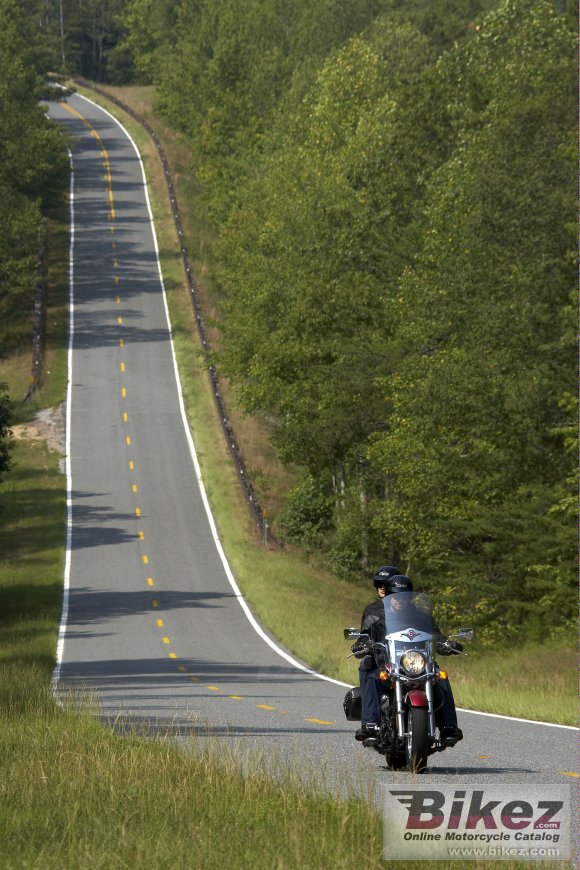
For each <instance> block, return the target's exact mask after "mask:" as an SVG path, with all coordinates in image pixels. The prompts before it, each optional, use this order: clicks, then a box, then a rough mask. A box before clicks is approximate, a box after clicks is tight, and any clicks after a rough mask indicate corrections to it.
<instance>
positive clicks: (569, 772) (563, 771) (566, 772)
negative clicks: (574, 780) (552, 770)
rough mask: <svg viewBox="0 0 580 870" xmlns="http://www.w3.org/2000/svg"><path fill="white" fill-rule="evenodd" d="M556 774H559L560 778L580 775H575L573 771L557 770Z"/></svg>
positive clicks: (578, 774)
mask: <svg viewBox="0 0 580 870" xmlns="http://www.w3.org/2000/svg"><path fill="white" fill-rule="evenodd" d="M558 773H561V774H562V776H575V777H578V776H580V773H575V771H573V770H559V771H558Z"/></svg>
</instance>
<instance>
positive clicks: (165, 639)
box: [163, 637, 171, 643]
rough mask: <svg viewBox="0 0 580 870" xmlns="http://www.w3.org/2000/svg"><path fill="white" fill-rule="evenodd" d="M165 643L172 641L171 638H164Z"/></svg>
mask: <svg viewBox="0 0 580 870" xmlns="http://www.w3.org/2000/svg"><path fill="white" fill-rule="evenodd" d="M163 643H171V641H170V640H169V638H168V637H164V638H163Z"/></svg>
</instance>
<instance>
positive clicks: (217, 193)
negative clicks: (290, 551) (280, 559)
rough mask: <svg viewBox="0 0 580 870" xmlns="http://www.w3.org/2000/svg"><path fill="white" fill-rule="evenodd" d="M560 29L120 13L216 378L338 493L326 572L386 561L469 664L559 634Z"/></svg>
mask: <svg viewBox="0 0 580 870" xmlns="http://www.w3.org/2000/svg"><path fill="white" fill-rule="evenodd" d="M570 17H571V16H570V13H569V10H568V8H566V9H564V8H563V5H562V4H561V3H555V2H553V0H501V2H499V0H430V2H425V0H411V2H405V3H403V2H400V0H374V2H373V0H356V2H354V3H350V4H349V5H348V13H347V12H346V11H345V4H344V3H342V2H339V0H327V2H324V3H316V4H315V3H313V2H312V0H291V2H287V0H286V2H284V3H282V2H281V0H267V2H264V0H261V2H258V0H252V2H248V3H245V4H242V5H241V6H240V4H238V3H234V2H233V0H217V2H216V0H212V2H209V0H196V2H186V0H180V2H178V3H176V4H169V3H167V2H162V3H159V4H151V3H150V0H127V3H126V4H125V5H124V8H123V13H122V20H123V26H124V28H125V34H124V36H123V40H122V43H121V48H122V49H123V50H125V51H126V52H128V54H129V55H130V56H131V57H132V58H133V63H134V64H135V66H136V68H137V70H138V73H139V74H140V75H144V76H146V77H148V79H149V80H152V81H154V82H155V83H156V84H157V85H158V89H159V93H160V95H161V108H162V110H163V112H164V114H165V116H166V117H167V118H168V119H169V120H170V122H171V123H172V124H173V125H174V126H176V127H177V128H179V129H180V130H182V131H183V132H184V133H185V134H186V136H187V137H188V140H189V142H190V143H191V148H192V153H193V160H194V161H195V163H196V165H197V167H198V175H199V177H200V179H201V180H202V181H203V183H204V187H205V190H204V199H205V204H206V205H207V206H208V208H209V211H210V214H211V218H212V220H213V222H214V224H215V228H216V230H217V233H218V236H219V241H218V245H217V248H216V250H215V258H216V264H215V269H216V271H217V272H218V278H219V281H220V286H221V296H222V298H221V304H220V326H221V330H222V346H221V350H220V353H219V355H218V357H217V361H218V363H219V366H220V369H221V370H222V371H223V372H224V373H225V374H226V375H227V376H228V377H229V378H230V380H231V382H232V384H233V386H234V388H235V390H236V393H237V397H238V400H239V402H240V405H241V406H242V408H243V410H244V411H245V412H246V413H249V414H260V415H262V416H263V417H264V418H265V419H267V420H268V421H269V423H270V425H271V429H272V441H273V444H274V445H275V447H276V450H277V452H278V456H279V457H280V459H281V460H282V461H284V462H287V463H295V464H296V465H299V466H302V467H303V468H304V469H305V471H306V472H307V474H308V475H309V477H308V480H310V481H311V483H310V484H309V485H311V486H314V485H316V486H318V488H319V491H320V492H321V493H324V494H325V497H326V496H328V495H329V493H330V487H329V486H328V481H330V480H333V479H334V480H335V481H340V484H339V485H338V484H335V487H334V489H333V501H332V514H333V516H332V523H333V528H331V529H329V530H328V532H326V533H325V537H326V540H325V545H326V552H327V553H328V557H329V558H330V560H331V561H332V564H333V565H334V566H335V569H336V570H337V571H339V572H340V573H342V574H344V575H348V574H349V572H351V571H353V570H356V569H359V570H366V569H367V567H368V566H369V565H372V564H373V563H374V562H375V561H376V562H383V561H392V562H394V563H398V564H402V565H405V566H406V570H407V571H411V572H412V573H413V574H414V575H415V576H416V577H417V578H418V581H419V583H420V584H421V585H424V586H427V587H431V586H437V587H439V588H442V589H444V590H446V595H445V600H446V602H447V606H448V607H449V608H451V609H452V608H453V607H455V606H458V607H461V608H462V609H463V610H464V611H465V609H471V608H473V610H474V613H475V616H476V621H477V624H478V626H479V627H480V628H481V630H482V634H483V636H484V637H486V638H487V639H488V640H489V641H490V642H493V640H494V638H495V637H496V636H498V634H499V635H501V634H502V633H503V632H504V631H505V630H507V631H515V630H516V627H517V626H519V625H521V624H522V623H525V624H526V625H527V626H528V628H529V630H530V631H531V632H532V633H535V634H536V635H538V636H540V635H541V634H542V632H543V631H545V630H546V629H548V630H549V631H552V632H553V631H557V629H556V627H555V626H554V624H553V620H552V614H553V612H554V610H556V609H557V610H559V612H560V614H561V616H560V618H559V619H560V623H561V624H562V625H563V624H566V621H567V620H568V619H569V618H571V608H570V602H571V601H572V600H573V595H572V593H571V589H572V583H573V582H574V577H575V571H574V567H573V564H574V558H573V555H572V554H573V553H574V549H575V548H574V545H573V544H572V534H573V532H572V529H573V516H574V512H575V502H574V495H573V493H574V484H573V479H574V469H575V449H576V448H575V441H576V437H575V429H574V420H575V405H576V403H575V399H574V395H575V390H574V387H575V383H576V366H575V359H574V345H575V328H574V325H573V324H574V320H573V305H572V304H571V301H570V300H571V293H572V292H573V288H574V286H575V277H574V275H575V272H574V268H575V261H576V253H575V245H574V241H573V239H574V236H575V225H576V216H575V198H576V189H575V183H574V177H575V149H574V146H573V139H572V137H573V135H574V134H573V130H574V126H575V124H574V118H575V83H574V82H575V80H574V69H575V64H574V55H575V51H574V35H573V32H572V30H571V29H570ZM218 263H219V265H218ZM294 501H296V502H297V504H296V505H294ZM300 503H301V504H302V506H304V499H303V500H302V502H301V501H300V498H299V496H298V494H296V493H294V494H293V495H292V497H291V499H290V502H289V511H290V513H289V515H288V516H292V515H293V511H294V515H293V516H294V518H293V520H292V532H291V535H293V536H294V540H299V539H300V530H299V528H297V526H296V523H297V522H304V523H305V530H306V531H305V534H304V536H303V540H306V539H307V538H308V537H309V532H308V531H307V530H308V528H310V527H309V523H311V522H312V518H311V517H310V518H309V517H308V516H307V515H306V514H304V515H302V514H301V513H300V510H298V504H300ZM287 521H288V518H287ZM320 535H321V529H320V528H317V530H316V536H317V537H316V540H317V542H320V540H321V538H320ZM317 545H318V543H317ZM309 546H311V544H309Z"/></svg>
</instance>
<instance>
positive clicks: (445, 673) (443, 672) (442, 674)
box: [439, 671, 447, 680]
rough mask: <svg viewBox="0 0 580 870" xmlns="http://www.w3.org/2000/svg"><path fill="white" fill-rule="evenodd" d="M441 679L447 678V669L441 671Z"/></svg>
mask: <svg viewBox="0 0 580 870" xmlns="http://www.w3.org/2000/svg"><path fill="white" fill-rule="evenodd" d="M439 679H440V680H446V679H447V671H439Z"/></svg>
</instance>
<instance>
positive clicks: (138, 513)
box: [135, 508, 141, 517]
mask: <svg viewBox="0 0 580 870" xmlns="http://www.w3.org/2000/svg"><path fill="white" fill-rule="evenodd" d="M135 516H136V517H140V516H141V508H135Z"/></svg>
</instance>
